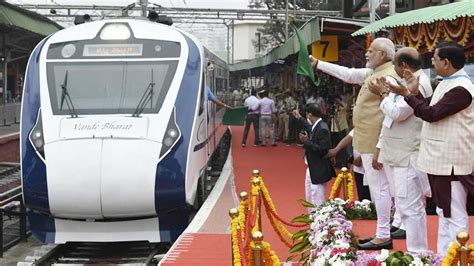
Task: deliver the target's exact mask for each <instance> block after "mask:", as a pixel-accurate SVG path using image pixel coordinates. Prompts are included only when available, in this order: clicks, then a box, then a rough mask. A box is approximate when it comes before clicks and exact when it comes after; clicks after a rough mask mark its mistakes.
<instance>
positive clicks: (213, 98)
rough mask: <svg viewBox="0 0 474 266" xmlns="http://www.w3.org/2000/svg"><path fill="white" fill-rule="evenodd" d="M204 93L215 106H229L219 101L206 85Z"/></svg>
mask: <svg viewBox="0 0 474 266" xmlns="http://www.w3.org/2000/svg"><path fill="white" fill-rule="evenodd" d="M206 95H207V100H209V101H211V102H213V103H215V104H216V105H217V106H220V107H224V108H231V107H230V106H229V105H227V104H225V103H223V102H221V101H220V100H219V99H217V97H216V96H215V95H214V94H213V93H212V91H211V88H209V87H208V86H206Z"/></svg>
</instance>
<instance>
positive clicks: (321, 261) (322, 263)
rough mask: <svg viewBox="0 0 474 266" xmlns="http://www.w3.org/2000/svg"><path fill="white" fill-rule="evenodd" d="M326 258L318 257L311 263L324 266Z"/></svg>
mask: <svg viewBox="0 0 474 266" xmlns="http://www.w3.org/2000/svg"><path fill="white" fill-rule="evenodd" d="M325 263H326V259H325V258H324V257H321V256H320V257H317V258H316V260H315V261H314V262H313V263H311V265H312V266H324V264H325Z"/></svg>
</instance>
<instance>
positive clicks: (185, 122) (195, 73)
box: [155, 35, 202, 241]
mask: <svg viewBox="0 0 474 266" xmlns="http://www.w3.org/2000/svg"><path fill="white" fill-rule="evenodd" d="M183 36H184V38H185V39H186V42H187V43H188V47H189V56H188V60H187V62H186V70H185V72H184V75H183V79H182V82H181V86H180V88H179V92H178V96H177V97H176V105H175V106H176V122H177V124H178V126H179V128H180V130H181V133H182V137H181V138H180V140H179V141H178V143H177V144H176V146H175V148H174V149H173V150H172V151H171V152H170V153H169V154H168V155H167V156H166V157H165V158H164V159H163V160H162V161H161V162H159V163H158V167H157V171H156V183H155V209H156V212H157V214H158V215H159V222H160V239H161V240H162V241H167V240H170V241H173V240H175V239H176V238H177V237H178V236H179V235H180V234H181V232H182V231H183V230H184V228H186V226H187V218H186V217H187V210H186V209H185V208H186V195H185V178H186V170H187V169H186V163H187V160H188V150H189V145H190V144H191V142H190V141H191V137H192V127H193V118H194V116H195V115H196V103H197V98H198V94H199V86H200V77H201V72H202V70H201V55H200V52H199V48H198V47H197V46H196V44H195V43H194V42H193V41H192V40H191V39H190V38H189V37H187V36H186V35H183ZM171 206H173V207H175V208H176V212H179V213H180V214H179V215H177V216H172V215H161V214H162V213H163V211H164V210H169V209H170V207H171ZM178 217H180V218H181V219H179V218H178ZM184 220H185V221H184Z"/></svg>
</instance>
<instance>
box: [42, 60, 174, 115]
mask: <svg viewBox="0 0 474 266" xmlns="http://www.w3.org/2000/svg"><path fill="white" fill-rule="evenodd" d="M177 65H178V61H177V60H171V61H146V62H143V61H141V62H135V61H127V62H123V61H119V62H117V61H116V62H54V63H48V65H47V75H48V87H49V94H50V98H51V105H52V109H53V114H55V115H69V114H70V110H69V109H68V106H67V105H66V103H65V99H64V98H65V97H64V95H65V94H64V89H66V90H67V93H68V94H69V97H70V100H71V102H72V103H73V105H74V109H75V112H76V113H77V114H78V115H87V114H117V113H120V114H133V113H135V112H136V110H137V106H138V105H139V104H140V101H141V99H142V97H143V96H144V95H147V94H150V93H149V92H148V91H147V90H150V83H153V91H152V93H151V94H150V95H149V97H150V99H149V100H148V101H147V103H146V105H144V106H143V107H142V108H140V109H141V112H140V113H158V112H159V110H160V108H161V106H162V104H163V101H164V99H165V97H166V94H167V93H168V90H169V87H170V85H171V81H172V80H173V77H174V75H175V72H176V67H177Z"/></svg>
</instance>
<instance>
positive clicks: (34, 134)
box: [33, 130, 43, 139]
mask: <svg viewBox="0 0 474 266" xmlns="http://www.w3.org/2000/svg"><path fill="white" fill-rule="evenodd" d="M41 136H43V133H41V131H39V130H36V131H33V138H35V139H39V138H41Z"/></svg>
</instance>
